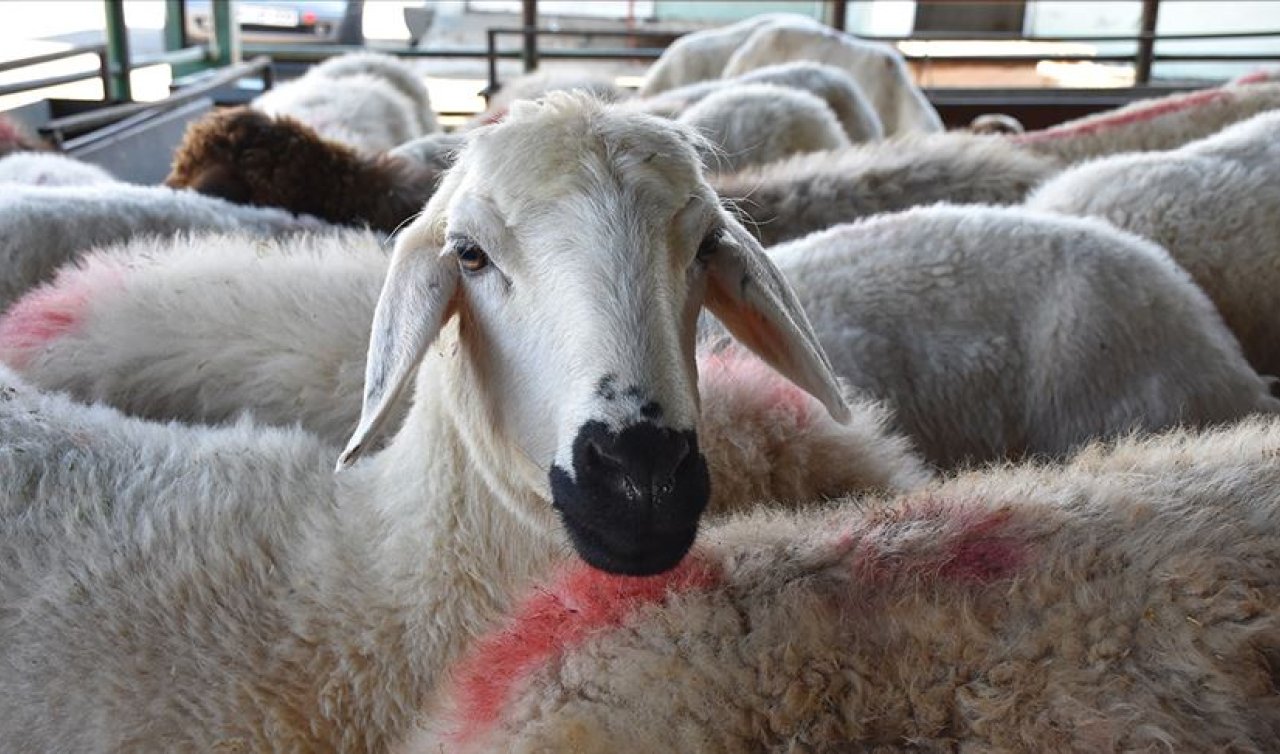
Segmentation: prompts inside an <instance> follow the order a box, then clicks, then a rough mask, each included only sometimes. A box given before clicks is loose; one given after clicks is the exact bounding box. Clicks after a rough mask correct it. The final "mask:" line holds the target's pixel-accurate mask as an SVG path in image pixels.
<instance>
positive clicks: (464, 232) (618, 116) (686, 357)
mask: <svg viewBox="0 0 1280 754" xmlns="http://www.w3.org/2000/svg"><path fill="white" fill-rule="evenodd" d="M701 148H702V142H701V139H700V137H698V136H697V135H695V134H694V133H693V132H692V131H690V130H688V129H687V128H686V127H684V126H680V125H678V124H675V123H672V122H669V121H665V120H663V119H661V118H657V117H654V116H651V115H646V114H642V113H636V112H634V111H627V110H623V109H619V108H611V107H608V106H605V105H603V104H601V103H599V102H597V101H595V100H593V99H591V98H590V97H586V96H583V95H578V94H553V95H549V96H548V97H547V98H546V100H545V101H542V102H539V103H521V104H518V105H517V106H516V107H515V108H513V110H512V113H511V116H510V117H509V118H508V119H507V120H506V121H504V122H503V123H501V124H497V125H493V126H490V127H487V128H483V129H479V130H477V131H476V132H474V135H473V136H472V137H471V138H470V140H469V141H468V144H467V145H466V147H465V148H464V149H463V151H462V153H461V154H460V155H459V158H458V163H457V165H456V166H455V167H454V169H453V170H452V171H451V172H450V173H449V174H448V175H447V176H446V178H445V180H444V182H443V183H442V184H441V187H440V189H439V191H437V193H436V195H435V196H433V197H432V199H431V201H430V202H429V203H428V204H427V208H426V210H425V211H424V213H423V215H422V216H421V217H420V218H418V219H417V220H416V221H415V222H414V223H413V224H412V225H410V226H409V227H408V228H407V229H406V230H405V231H404V232H403V233H402V234H401V236H400V238H399V239H398V241H397V244H396V250H395V254H394V256H393V259H392V263H391V269H390V271H389V273H388V276H387V279H386V283H385V286H384V288H383V292H382V297H381V299H380V300H379V302H378V306H377V310H376V313H375V315H374V324H373V334H372V339H371V342H370V348H369V359H368V363H367V367H366V376H365V379H366V381H365V397H364V410H363V415H362V417H361V420H360V423H359V426H358V427H357V429H356V432H355V435H354V436H353V437H352V439H351V441H350V443H349V445H348V447H347V449H346V450H345V451H344V453H343V455H342V457H341V460H340V461H339V467H340V468H341V467H342V466H344V465H346V464H349V463H351V462H352V461H353V460H354V459H355V458H357V457H358V456H359V455H360V454H361V453H362V452H363V451H364V449H365V448H366V447H368V444H369V442H370V440H371V439H372V438H373V436H374V435H375V434H376V433H377V431H378V429H379V427H380V425H381V423H382V422H383V420H384V419H385V418H386V416H387V415H388V409H389V407H390V406H391V404H392V403H393V402H394V401H395V399H396V397H397V395H398V394H399V393H400V392H402V391H403V389H404V387H405V385H406V383H407V382H408V381H409V379H410V376H411V375H412V373H413V371H414V368H415V367H416V365H417V364H418V362H419V361H420V360H421V358H422V356H423V353H424V352H425V350H426V348H427V346H428V345H430V343H431V342H432V341H433V340H434V339H435V338H436V336H437V334H438V333H439V332H440V329H441V327H442V326H443V324H444V323H445V322H446V320H448V319H449V318H450V317H453V316H457V317H458V319H459V325H458V339H459V346H460V347H459V348H458V357H457V358H458V359H459V360H461V361H465V362H469V364H470V368H469V369H468V370H467V372H466V374H467V375H468V383H469V387H468V389H471V390H474V391H475V392H477V393H478V394H479V395H480V396H481V398H480V400H482V401H484V403H485V409H484V414H485V416H484V417H483V421H485V422H491V423H492V424H493V425H494V427H493V428H492V429H491V430H485V431H494V432H497V433H500V434H502V435H504V436H505V438H506V440H507V442H508V443H509V444H510V445H511V446H513V447H514V448H516V449H517V450H518V455H520V456H523V457H525V458H528V459H532V460H533V461H534V463H536V464H537V465H538V468H539V469H541V470H542V471H543V472H544V473H545V476H544V477H543V478H544V479H546V483H545V484H546V486H545V487H543V488H540V489H539V492H540V493H541V499H543V500H547V499H548V498H549V502H550V504H551V506H552V507H553V508H554V509H555V511H556V512H557V513H558V514H559V517H560V520H561V521H562V522H563V524H564V526H565V528H566V529H567V531H568V534H569V538H570V540H571V541H572V542H573V545H574V547H575V549H576V550H577V552H578V554H579V555H580V556H581V557H582V558H583V559H584V560H586V561H587V562H588V563H590V564H591V565H593V566H595V567H597V568H600V569H602V570H605V571H610V572H615V573H628V574H650V573H658V572H662V571H665V570H667V569H669V568H671V567H673V566H674V565H676V563H678V562H679V561H680V559H681V558H682V557H683V556H684V555H685V553H686V552H687V551H688V549H689V547H690V546H691V545H692V542H693V540H694V537H695V535H696V532H697V525H698V520H699V518H700V516H701V514H702V511H703V509H704V507H705V506H706V503H707V499H708V496H709V484H708V477H707V470H706V464H705V461H704V460H703V458H702V455H701V453H700V452H699V450H698V440H697V422H698V394H697V373H696V366H695V353H694V352H695V332H696V320H697V317H698V313H699V311H700V310H701V308H702V307H703V306H705V307H707V308H708V309H709V310H710V311H711V312H712V313H713V314H715V315H716V316H717V317H719V318H720V319H721V320H722V321H723V322H724V323H725V325H726V326H727V327H728V329H729V330H730V331H731V332H732V333H734V334H735V336H736V337H738V338H739V339H740V340H741V341H742V342H743V343H745V344H746V345H747V346H748V347H750V348H751V349H752V350H754V351H755V352H756V353H757V354H759V355H760V356H761V357H762V358H764V359H765V360H766V361H767V362H768V363H769V364H771V365H772V366H773V367H774V368H775V369H777V370H778V371H779V372H780V373H781V374H783V375H784V376H785V377H787V378H788V379H790V380H791V381H793V382H795V383H796V384H797V385H799V386H800V387H801V388H803V389H805V390H806V391H808V392H809V393H811V394H812V395H814V396H815V397H817V398H818V399H820V400H821V401H822V402H823V403H824V404H825V405H826V406H827V409H828V410H829V411H830V412H831V414H832V415H833V416H835V417H836V418H838V419H841V420H843V419H844V418H845V417H846V416H847V413H848V409H847V407H846V406H845V404H844V402H843V398H842V396H841V393H840V389H839V386H838V384H837V380H836V378H835V376H834V374H833V373H832V371H831V368H830V365H829V363H828V361H827V358H826V355H825V354H824V353H823V351H822V349H821V346H820V345H819V344H818V341H817V338H816V337H815V335H814V334H813V331H812V329H811V327H810V325H809V322H808V320H807V318H806V317H805V315H804V312H803V311H802V310H801V309H800V307H799V305H798V303H797V302H796V299H795V296H794V294H793V293H792V292H791V290H790V289H789V288H788V286H787V284H786V283H785V282H784V280H783V278H782V275H781V274H780V273H779V272H778V270H777V269H776V268H775V267H774V266H773V264H772V263H771V262H770V261H769V260H768V258H767V257H766V256H765V255H764V253H763V250H762V249H761V248H760V246H759V245H758V244H757V243H756V242H755V241H754V240H753V239H752V238H751V236H750V234H749V233H747V231H746V230H745V229H744V228H742V227H741V226H740V225H738V223H737V222H735V221H734V220H733V219H732V217H730V215H729V214H728V213H727V212H725V210H724V209H723V208H722V207H721V206H720V204H719V202H718V200H717V198H716V195H715V193H714V192H713V191H712V189H711V187H710V186H709V185H708V184H707V182H706V180H705V179H704V177H703V173H702V166H701V159H700V150H701ZM470 419H471V420H472V423H473V424H474V423H476V422H478V421H480V420H481V418H480V417H470ZM464 426H465V423H464ZM476 431H482V430H476ZM489 460H490V461H491V462H493V463H509V462H510V460H509V459H501V458H494V459H489Z"/></svg>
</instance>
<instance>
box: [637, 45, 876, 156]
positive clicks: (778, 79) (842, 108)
mask: <svg viewBox="0 0 1280 754" xmlns="http://www.w3.org/2000/svg"><path fill="white" fill-rule="evenodd" d="M742 84H775V85H777V86H785V87H790V88H792V89H802V90H804V91H807V92H809V93H810V94H813V95H814V96H817V97H820V98H821V99H822V101H824V102H826V103H827V107H830V108H831V111H832V112H833V113H835V115H836V118H837V119H838V120H839V121H840V124H841V125H842V126H843V127H844V132H845V135H846V136H848V137H849V141H850V142H852V143H854V144H859V143H862V142H866V141H875V140H878V139H880V138H882V137H883V136H884V126H882V125H881V124H880V117H879V116H877V115H876V112H875V109H874V108H872V107H871V103H869V102H867V99H866V97H864V96H863V94H862V92H861V91H860V90H859V89H858V85H857V84H856V83H854V81H853V79H852V78H850V77H849V75H848V74H846V73H845V72H844V71H842V70H840V69H839V68H836V67H835V66H829V65H822V64H821V63H812V62H808V61H798V62H793V63H781V64H779V65H770V66H765V67H764V68H757V69H756V70H754V71H748V72H747V73H744V74H742V75H741V76H738V77H736V78H732V79H714V80H711V81H703V82H700V83H697V84H687V85H685V86H682V87H679V88H676V89H669V90H667V91H665V92H662V93H661V94H658V95H655V96H653V97H648V98H642V99H637V100H633V101H631V103H630V104H631V106H632V107H636V108H638V109H641V110H645V111H646V112H652V113H657V114H660V115H667V116H670V117H676V116H678V115H679V114H680V113H681V112H683V111H684V110H685V109H687V108H688V107H690V106H692V105H694V104H696V103H698V102H701V101H702V100H703V99H705V98H706V97H707V96H708V95H710V94H712V93H714V92H718V91H722V90H724V89H729V88H732V87H737V86H740V85H742Z"/></svg>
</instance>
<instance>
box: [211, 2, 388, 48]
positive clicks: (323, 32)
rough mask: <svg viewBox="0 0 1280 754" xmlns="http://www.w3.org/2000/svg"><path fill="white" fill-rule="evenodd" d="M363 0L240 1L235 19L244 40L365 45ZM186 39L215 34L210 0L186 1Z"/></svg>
mask: <svg viewBox="0 0 1280 754" xmlns="http://www.w3.org/2000/svg"><path fill="white" fill-rule="evenodd" d="M363 12H364V2H363V0H240V1H239V2H237V3H236V20H237V21H238V22H239V24H240V38H241V40H242V41H245V42H264V43H272V44H275V43H281V42H283V43H289V42H297V43H301V44H316V43H321V44H350V45H358V44H363V42H364V34H363V31H362V20H363V19H362V17H363ZM186 16H187V22H186V29H187V38H188V39H190V40H191V41H194V42H202V41H205V40H207V39H209V38H210V37H212V36H213V8H212V3H211V2H210V0H186Z"/></svg>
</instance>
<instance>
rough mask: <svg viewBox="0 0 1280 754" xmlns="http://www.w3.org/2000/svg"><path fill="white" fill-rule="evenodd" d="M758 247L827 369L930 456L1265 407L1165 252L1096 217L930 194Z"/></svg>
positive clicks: (940, 460) (1214, 320)
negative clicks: (766, 253) (794, 296)
mask: <svg viewBox="0 0 1280 754" xmlns="http://www.w3.org/2000/svg"><path fill="white" fill-rule="evenodd" d="M770 256H772V257H773V260H774V262H775V263H776V264H777V265H778V267H779V269H781V270H782V272H783V274H784V275H786V277H787V280H788V281H789V282H790V283H791V284H792V286H793V287H795V289H796V291H797V293H798V295H799V296H800V297H801V300H802V301H803V302H804V303H805V309H806V311H807V312H808V314H809V317H810V320H811V321H812V322H813V324H814V329H815V330H816V332H817V334H818V337H819V339H820V340H821V341H822V343H823V345H824V346H825V347H826V350H827V353H828V355H829V356H830V357H831V362H832V364H833V366H834V368H835V371H836V373H837V374H839V375H840V376H841V377H842V378H843V379H844V380H846V381H847V382H848V383H849V384H850V385H852V386H853V388H855V390H856V391H858V392H859V393H861V394H863V395H868V396H872V397H875V398H877V399H879V400H882V401H884V402H885V403H887V404H889V406H890V408H891V409H892V410H893V412H894V416H895V420H896V426H897V428H898V429H899V430H900V431H902V432H903V433H904V434H906V435H907V437H909V438H910V439H911V440H912V441H913V442H914V443H915V444H916V446H917V447H918V449H919V450H920V452H921V453H922V454H923V455H924V456H925V458H926V459H927V460H929V461H931V462H933V463H934V464H936V465H938V466H942V467H952V466H956V465H958V464H961V463H964V462H966V461H969V462H982V461H988V460H993V459H999V458H1008V457H1019V456H1023V455H1034V456H1039V455H1045V456H1062V455H1064V454H1066V453H1069V452H1070V451H1072V450H1074V449H1075V448H1077V447H1079V446H1080V445H1082V444H1084V443H1085V442H1087V441H1089V440H1090V439H1092V438H1096V437H1102V436H1111V435H1118V434H1121V433H1124V432H1127V431H1129V430H1131V429H1143V430H1158V429H1163V428H1166V427H1170V426H1175V425H1181V424H1188V425H1204V424H1211V423H1214V422H1221V421H1228V420H1231V419H1236V418H1239V417H1241V416H1244V415H1246V414H1248V413H1250V412H1254V411H1266V412H1274V411H1280V401H1277V400H1276V399H1275V398H1272V397H1271V396H1270V395H1269V394H1268V386H1267V383H1266V382H1264V381H1263V380H1262V379H1261V378H1260V377H1259V376H1258V375H1257V374H1256V373H1255V372H1254V371H1253V369H1251V368H1250V366H1249V364H1248V362H1246V361H1245V359H1244V356H1243V355H1242V354H1241V352H1240V345H1239V343H1237V342H1236V339H1235V338H1234V337H1233V336H1232V335H1231V332H1230V331H1229V330H1228V329H1227V328H1226V327H1225V326H1224V325H1223V323H1222V319H1221V318H1220V317H1219V315H1218V313H1217V312H1216V311H1215V310H1214V308H1213V305H1212V304H1211V303H1210V302H1209V300H1208V299H1207V298H1206V297H1205V295H1204V293H1203V292H1202V291H1201V290H1200V289H1199V288H1198V287H1196V285H1195V284H1194V283H1193V282H1192V281H1191V280H1190V279H1189V278H1188V277H1187V274H1186V273H1185V272H1184V271H1183V270H1182V269H1181V268H1179V267H1178V265H1177V264H1176V263H1175V262H1174V261H1173V260H1172V259H1170V258H1169V255H1168V254H1167V253H1166V252H1165V251H1164V250H1163V249H1161V248H1160V247H1158V246H1156V245H1155V244H1153V243H1151V242H1149V241H1145V240H1143V239H1140V238H1138V237H1137V236H1133V235H1130V234H1127V233H1123V232H1121V231H1117V230H1115V229H1114V228H1112V227H1111V226H1109V225H1107V224H1106V223H1104V222H1101V221H1098V220H1092V219H1080V218H1069V217H1063V216H1059V215H1053V214H1050V213H1044V212H1032V211H1028V210H1026V209H1023V208H1021V207H981V206H947V205H936V206H933V207H925V208H918V209H913V210H908V211H906V212H901V213H898V214H894V215H880V216H876V217H872V218H870V219H867V220H863V221H861V222H858V223H855V224H852V225H843V226H837V227H835V228H832V229H831V230H828V231H824V232H820V233H815V234H813V235H810V236H806V237H805V238H802V239H800V240H798V241H792V242H790V243H787V244H783V245H780V246H776V247H773V248H772V249H770Z"/></svg>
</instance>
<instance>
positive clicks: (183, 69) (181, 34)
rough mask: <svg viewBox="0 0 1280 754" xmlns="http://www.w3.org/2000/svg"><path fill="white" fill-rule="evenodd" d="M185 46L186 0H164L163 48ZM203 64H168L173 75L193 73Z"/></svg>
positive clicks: (180, 48)
mask: <svg viewBox="0 0 1280 754" xmlns="http://www.w3.org/2000/svg"><path fill="white" fill-rule="evenodd" d="M186 47H187V4H186V0H164V49H165V50H167V51H169V52H173V51H174V50H185V49H186ZM203 67H204V66H203V65H201V64H200V63H173V64H171V65H170V66H169V69H170V71H171V72H172V74H173V77H174V78H175V79H176V78H178V77H180V76H186V75H188V74H190V73H195V72H196V71H198V70H200V69H201V68H203Z"/></svg>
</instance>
